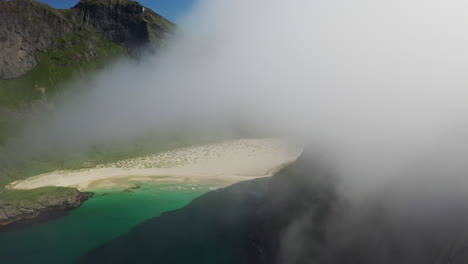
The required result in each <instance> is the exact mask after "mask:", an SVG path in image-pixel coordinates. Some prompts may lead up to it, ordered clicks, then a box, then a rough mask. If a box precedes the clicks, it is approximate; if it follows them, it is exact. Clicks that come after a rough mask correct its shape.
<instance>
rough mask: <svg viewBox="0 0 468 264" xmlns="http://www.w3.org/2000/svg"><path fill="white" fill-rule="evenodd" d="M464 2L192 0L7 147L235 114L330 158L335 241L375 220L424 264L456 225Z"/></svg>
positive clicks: (210, 124) (465, 78)
mask: <svg viewBox="0 0 468 264" xmlns="http://www.w3.org/2000/svg"><path fill="white" fill-rule="evenodd" d="M467 11H468V3H467V2H465V1H459V0H453V1H439V0H424V1H423V0H394V1H383V0H352V1H340V0H328V1H315V0H290V1H279V0H269V1H266V0H257V1H250V0H249V1H248V0H237V1H227V0H200V1H199V3H198V4H197V5H196V6H195V7H194V9H193V11H192V12H191V13H190V14H189V15H188V16H187V17H186V18H185V19H184V20H183V21H182V23H180V25H179V27H178V28H179V29H178V32H177V33H176V34H175V36H173V37H172V39H171V40H170V42H169V43H168V45H167V47H165V48H164V49H163V50H161V51H160V52H159V53H158V54H157V55H155V56H149V57H148V58H147V59H145V60H144V61H142V62H139V63H135V62H129V61H123V62H119V63H117V64H116V65H114V66H113V67H111V68H110V69H107V70H105V71H103V72H101V73H99V74H98V75H97V76H96V77H94V78H93V79H92V80H91V81H88V82H86V83H80V82H78V83H74V84H71V86H73V87H75V88H78V89H73V90H79V92H70V93H68V94H65V95H64V96H63V98H62V99H61V100H62V101H61V103H59V104H58V105H57V110H56V111H55V112H54V113H52V115H51V117H47V118H46V119H45V120H44V119H41V120H38V121H35V122H33V123H32V124H31V125H30V127H27V128H26V129H25V130H24V132H23V134H22V135H20V136H19V138H20V139H19V140H18V141H19V142H20V143H18V144H19V145H17V146H21V148H27V149H28V151H36V150H37V151H40V150H41V149H48V150H50V149H51V148H52V149H54V150H57V151H69V150H74V149H80V148H86V147H89V146H92V145H94V144H113V143H115V142H122V141H126V140H131V139H132V138H136V137H138V136H139V135H143V134H145V133H149V132H154V133H171V131H179V132H180V131H184V133H187V134H197V133H199V134H206V133H213V134H214V135H215V134H222V133H230V132H231V129H232V127H233V124H239V123H241V124H243V125H247V126H249V129H251V130H253V131H257V130H260V131H269V132H271V133H274V134H277V135H281V136H287V137H290V138H294V139H295V140H298V139H299V140H300V141H302V142H304V143H305V144H307V145H309V146H311V147H310V148H312V151H313V152H316V154H318V155H321V156H325V157H326V158H327V159H328V161H329V163H330V164H333V168H334V169H335V170H336V171H338V173H339V174H340V177H341V178H340V187H339V190H340V191H341V193H340V195H341V196H342V198H343V200H347V201H351V204H352V205H351V208H352V209H349V210H350V212H349V214H347V215H346V217H340V219H349V221H343V222H340V221H338V222H339V223H337V224H336V225H333V226H334V227H336V229H334V230H332V231H330V232H331V233H334V232H337V235H340V236H342V237H347V239H348V240H346V241H345V240H343V241H341V240H340V241H338V242H339V243H340V246H339V247H338V246H337V247H331V248H332V249H333V250H335V249H336V248H340V249H341V248H346V246H347V245H351V244H353V243H354V242H355V241H361V240H362V241H365V242H366V243H367V242H369V241H372V239H370V238H368V237H367V235H366V234H367V233H366V234H363V235H362V236H361V234H360V233H359V232H358V231H350V230H359V231H362V232H365V231H366V230H367V229H368V228H369V225H372V223H375V222H379V221H383V222H385V224H383V226H384V227H382V228H383V229H385V231H382V230H380V229H377V230H374V231H375V232H377V233H378V234H387V233H386V232H389V233H391V232H390V231H389V230H397V231H398V233H397V234H396V235H395V237H392V238H389V241H386V242H382V243H384V244H385V245H387V246H388V245H390V246H388V247H389V248H392V249H394V248H393V244H392V243H397V242H401V241H406V242H405V243H402V244H399V246H398V247H397V248H398V249H401V251H399V252H403V253H401V254H400V255H398V256H401V258H399V259H398V260H399V261H403V262H398V263H429V262H425V261H428V259H429V258H432V257H434V256H429V257H428V256H427V255H425V254H426V252H430V250H429V249H430V248H431V247H430V246H428V247H425V248H420V247H413V246H414V245H420V244H421V241H423V240H424V239H426V240H425V241H427V240H428V241H431V242H434V243H433V244H435V246H434V247H436V248H438V247H439V246H444V245H445V244H446V243H448V242H447V241H449V240H451V239H452V238H453V236H454V235H455V233H459V231H460V230H464V231H466V230H465V229H466V228H465V227H464V226H465V218H466V216H467V214H466V213H467V212H468V211H467V208H466V206H465V204H464V201H466V198H468V197H466V194H465V193H468V192H467V188H468V180H467V169H468V168H467V165H466V164H468V163H467V162H466V161H467V157H468V156H467V154H468V151H467V146H466V145H467V143H466V142H467V140H466V136H467V133H466V132H467V131H468V126H467V125H468V122H467V121H468V118H467V115H468V89H467V88H468V74H466V73H467V70H468V52H466V49H467V47H468V34H467V29H468V20H467V19H466V14H467ZM195 137H196V136H195ZM25 146H27V147H25ZM374 207H379V208H383V209H381V210H383V212H384V213H382V214H377V215H378V217H377V218H378V220H375V221H373V220H372V219H373V218H372V217H371V216H372V214H374V212H375V211H374V210H371V209H372V208H374ZM356 208H357V209H358V210H355V209H356ZM362 208H364V209H362ZM361 209H362V210H361ZM361 212H362V213H361ZM371 220H372V221H371ZM416 227H417V228H416ZM343 230H344V231H343ZM340 232H343V233H340ZM392 232H393V231H392ZM395 232H396V231H395ZM299 233H300V232H299ZM389 233H388V234H389ZM334 234H335V233H334ZM419 234H424V235H422V236H420V235H419ZM426 235H427V236H426ZM452 235H453V236H452ZM407 236H410V237H409V238H408V237H407ZM440 237H442V238H441V240H438V239H439V238H440ZM338 242H337V243H338ZM387 242H388V243H387ZM341 243H342V244H341ZM347 243H348V244H347ZM431 246H433V245H432V244H431ZM382 248H386V247H385V246H383V247H382ZM333 250H331V251H330V252H333V253H336V252H337V251H333ZM338 252H341V251H338ZM353 252H355V251H353ZM387 253H388V252H387ZM324 254H325V253H324ZM363 254H364V253H363ZM332 255H333V254H330V256H329V257H330V258H331V256H332ZM387 255H391V254H390V253H388V254H387ZM324 256H327V255H326V254H325V255H324ZM383 256H386V255H385V254H383V253H382V254H381V255H379V257H378V258H377V259H375V258H369V259H365V260H363V262H360V263H380V262H375V261H377V260H382V259H385V257H383ZM409 256H412V257H411V258H410V257H409ZM324 258H325V257H324ZM389 259H390V258H389ZM327 261H329V263H342V262H333V261H335V260H333V259H329V258H325V260H324V263H328V262H327ZM372 261H374V262H372ZM404 261H406V262H404ZM382 263H383V262H382ZM388 263H391V262H388ZM393 263H396V262H393ZM435 263H436V262H435Z"/></svg>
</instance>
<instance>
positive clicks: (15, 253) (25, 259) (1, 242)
mask: <svg viewBox="0 0 468 264" xmlns="http://www.w3.org/2000/svg"><path fill="white" fill-rule="evenodd" d="M138 186H140V188H138V189H133V190H129V191H130V192H128V191H122V190H97V191H96V195H95V196H94V197H93V198H92V199H90V200H89V201H87V202H85V203H84V204H83V205H82V206H81V207H80V208H78V209H75V210H73V211H70V213H69V214H68V215H67V216H65V217H63V218H60V219H58V220H55V221H51V222H47V223H43V224H40V225H37V226H33V227H30V228H27V229H22V230H15V231H8V232H2V233H0V260H1V261H0V263H8V264H19V263H28V264H29V263H48V264H51V263H72V262H74V261H75V260H76V259H77V258H78V257H80V256H81V255H83V254H85V253H86V252H88V251H89V250H91V249H93V248H95V247H97V246H99V245H101V244H103V243H105V242H107V241H110V240H112V239H114V238H116V237H118V236H121V235H123V234H125V233H127V232H128V231H130V230H131V229H132V228H133V227H135V226H136V225H138V224H140V223H142V222H143V221H145V220H147V219H150V218H153V217H156V216H158V215H160V214H161V213H163V212H166V211H171V210H174V209H177V208H181V207H183V206H185V205H187V204H188V203H189V202H190V201H192V200H193V199H194V198H196V197H198V196H200V195H202V194H204V193H206V192H208V191H210V190H213V189H215V188H216V186H213V185H200V184H159V185H155V184H139V183H138Z"/></svg>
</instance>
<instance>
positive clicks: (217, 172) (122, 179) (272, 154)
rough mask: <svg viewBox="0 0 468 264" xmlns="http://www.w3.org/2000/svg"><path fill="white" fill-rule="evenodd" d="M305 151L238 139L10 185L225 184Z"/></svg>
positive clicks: (270, 169) (262, 173) (264, 173)
mask: <svg viewBox="0 0 468 264" xmlns="http://www.w3.org/2000/svg"><path fill="white" fill-rule="evenodd" d="M301 153H302V148H299V147H297V146H291V145H289V144H287V143H285V142H282V141H280V140H276V139H240V140H234V141H228V142H222V143H218V144H209V145H202V146H196V147H190V148H183V149H177V150H173V151H168V152H163V153H159V154H155V155H149V156H145V157H139V158H134V159H128V160H122V161H118V162H115V163H109V164H103V165H100V166H97V167H96V168H93V169H83V170H76V171H55V172H51V173H46V174H41V175H38V176H34V177H31V178H28V179H25V180H20V181H15V182H12V183H10V184H9V185H8V186H7V188H9V189H23V190H27V189H35V188H40V187H45V186H60V187H71V188H77V189H78V190H80V191H85V190H92V189H96V188H105V187H119V186H125V185H126V184H127V183H128V182H132V181H148V182H161V183H171V182H173V183H215V184H219V185H222V186H227V185H231V184H234V183H237V182H240V181H245V180H252V179H255V178H260V177H268V176H272V175H273V174H275V173H276V172H277V171H279V170H280V169H281V168H284V167H285V166H287V165H288V164H291V163H293V162H294V161H295V160H296V159H297V158H298V157H299V156H300V154H301Z"/></svg>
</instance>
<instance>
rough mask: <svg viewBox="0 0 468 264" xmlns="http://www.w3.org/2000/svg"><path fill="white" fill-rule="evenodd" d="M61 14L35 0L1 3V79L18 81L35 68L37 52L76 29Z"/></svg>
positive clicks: (50, 46) (2, 1)
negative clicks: (16, 79) (17, 79)
mask: <svg viewBox="0 0 468 264" xmlns="http://www.w3.org/2000/svg"><path fill="white" fill-rule="evenodd" d="M64 14H65V12H64V13H63V14H62V13H61V12H59V11H57V10H55V9H53V8H51V7H49V6H47V5H45V4H42V3H39V2H36V1H32V0H13V1H4V0H0V17H1V18H2V19H1V20H0V54H1V56H0V79H13V78H17V77H19V76H21V75H23V74H25V73H27V72H28V71H30V70H32V69H33V68H34V67H36V65H37V63H38V60H37V58H36V53H37V52H39V51H46V50H49V49H51V48H52V42H53V40H54V39H56V38H63V37H65V35H66V34H67V33H68V32H72V31H74V30H76V26H75V25H74V24H73V23H72V21H71V20H70V19H67V18H66V17H65V15H64Z"/></svg>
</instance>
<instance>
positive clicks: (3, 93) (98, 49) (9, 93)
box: [0, 30, 125, 108]
mask: <svg viewBox="0 0 468 264" xmlns="http://www.w3.org/2000/svg"><path fill="white" fill-rule="evenodd" d="M90 38H93V39H94V40H95V41H94V42H95V43H97V44H98V45H96V46H87V45H86V43H87V42H89V39H90ZM53 42H54V45H55V46H57V47H63V48H57V49H54V50H53V51H49V52H40V53H39V54H38V55H37V59H38V65H37V66H36V68H35V69H34V70H32V71H31V72H29V73H27V74H26V75H23V76H21V77H20V78H18V79H14V80H1V79H0V106H5V107H13V108H19V107H21V106H23V107H24V106H27V105H28V104H30V103H32V102H34V101H35V100H38V99H41V98H42V97H43V96H50V95H54V94H56V93H57V92H59V91H60V89H61V88H62V87H63V85H64V84H66V83H67V82H69V81H71V80H73V79H74V78H77V77H79V76H80V75H81V74H86V72H92V71H95V70H97V69H99V68H103V67H104V66H105V65H106V64H109V62H110V61H111V60H113V59H117V58H119V57H121V56H124V54H125V49H124V48H123V47H122V46H120V45H118V44H116V43H113V42H110V41H106V40H105V39H104V37H103V36H101V35H100V34H98V33H95V32H88V31H85V30H83V31H80V32H77V33H69V34H68V36H67V37H66V38H58V39H54V40H53ZM88 54H93V55H94V56H95V58H92V59H91V58H89V55H88Z"/></svg>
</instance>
